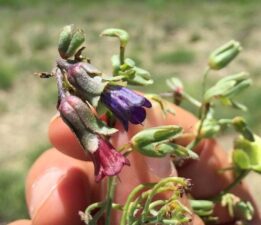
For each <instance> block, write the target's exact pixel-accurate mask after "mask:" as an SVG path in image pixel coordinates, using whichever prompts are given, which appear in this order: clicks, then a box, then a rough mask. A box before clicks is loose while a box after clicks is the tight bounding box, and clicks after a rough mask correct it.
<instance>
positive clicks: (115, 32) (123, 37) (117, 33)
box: [101, 28, 129, 48]
mask: <svg viewBox="0 0 261 225" xmlns="http://www.w3.org/2000/svg"><path fill="white" fill-rule="evenodd" d="M101 36H108V37H117V38H118V39H119V40H120V46H121V47H123V48H124V47H126V45H127V44H128V41H129V34H128V33H127V32H126V31H125V30H122V29H118V28H108V29H106V30H104V31H102V33H101Z"/></svg>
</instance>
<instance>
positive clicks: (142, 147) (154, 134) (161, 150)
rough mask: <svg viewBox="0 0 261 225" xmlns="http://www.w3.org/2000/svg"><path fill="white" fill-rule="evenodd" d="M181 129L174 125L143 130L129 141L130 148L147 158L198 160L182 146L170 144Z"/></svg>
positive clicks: (179, 133) (194, 154)
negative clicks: (170, 157) (165, 157)
mask: <svg viewBox="0 0 261 225" xmlns="http://www.w3.org/2000/svg"><path fill="white" fill-rule="evenodd" d="M182 131H183V130H182V128H181V127H178V126H174V125H169V126H161V127H154V128H149V129H146V130H143V131H141V132H139V133H137V134H136V135H134V136H133V137H132V139H131V144H132V147H133V148H134V149H135V150H137V151H139V152H140V153H141V154H143V155H145V156H149V157H164V156H166V155H171V156H173V157H178V158H183V159H185V158H192V159H196V158H198V156H197V154H196V153H194V152H193V151H191V150H190V149H187V148H185V147H183V146H180V145H177V144H175V143H172V141H173V139H175V138H177V137H178V136H180V135H181V133H182Z"/></svg>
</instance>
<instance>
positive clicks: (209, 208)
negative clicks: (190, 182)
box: [189, 199, 214, 217]
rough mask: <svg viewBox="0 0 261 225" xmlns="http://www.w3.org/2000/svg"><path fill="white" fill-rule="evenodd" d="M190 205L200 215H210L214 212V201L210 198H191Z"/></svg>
mask: <svg viewBox="0 0 261 225" xmlns="http://www.w3.org/2000/svg"><path fill="white" fill-rule="evenodd" d="M189 202H190V206H191V208H192V210H193V212H195V213H196V214H197V215H198V216H201V217H202V216H210V215H212V214H213V210H214V203H213V202H212V201H208V200H194V199H193V200H189Z"/></svg>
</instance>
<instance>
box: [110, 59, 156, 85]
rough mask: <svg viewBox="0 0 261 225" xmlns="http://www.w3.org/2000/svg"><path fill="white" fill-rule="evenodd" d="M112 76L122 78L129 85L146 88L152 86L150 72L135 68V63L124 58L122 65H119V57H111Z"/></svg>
mask: <svg viewBox="0 0 261 225" xmlns="http://www.w3.org/2000/svg"><path fill="white" fill-rule="evenodd" d="M111 61H112V66H113V73H114V74H113V75H114V76H122V78H123V80H124V81H127V82H128V84H130V85H138V86H146V85H150V84H153V80H152V79H151V75H150V72H148V71H147V70H144V69H142V68H140V67H137V66H135V62H134V61H133V60H132V59H130V58H126V59H125V60H124V64H122V65H120V57H119V55H113V56H112V59H111Z"/></svg>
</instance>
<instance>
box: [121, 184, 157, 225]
mask: <svg viewBox="0 0 261 225" xmlns="http://www.w3.org/2000/svg"><path fill="white" fill-rule="evenodd" d="M154 185H155V183H148V184H140V185H138V186H137V187H135V188H134V189H133V190H132V192H131V193H130V194H129V197H128V198H127V200H126V203H125V205H124V208H123V213H122V216H121V222H120V225H126V224H128V223H127V221H126V220H127V214H128V211H129V206H130V204H131V201H132V200H133V198H134V197H135V195H137V194H138V193H139V192H140V191H142V190H143V189H145V188H148V187H153V186H154Z"/></svg>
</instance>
